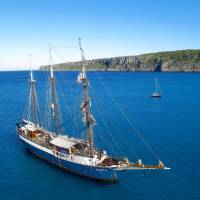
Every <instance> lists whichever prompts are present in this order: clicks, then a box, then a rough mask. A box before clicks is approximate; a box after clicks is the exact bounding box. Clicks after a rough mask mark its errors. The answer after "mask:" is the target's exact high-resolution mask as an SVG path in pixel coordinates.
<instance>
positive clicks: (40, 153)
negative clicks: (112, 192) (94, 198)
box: [20, 136, 118, 182]
mask: <svg viewBox="0 0 200 200" xmlns="http://www.w3.org/2000/svg"><path fill="white" fill-rule="evenodd" d="M20 139H21V140H22V142H23V143H24V145H25V147H26V148H27V149H28V150H29V151H30V152H31V153H33V154H34V155H36V156H37V157H39V158H41V159H43V160H45V161H47V162H49V163H51V164H53V165H55V166H57V167H59V168H62V169H64V170H67V171H69V172H72V173H74V174H78V175H81V176H84V177H87V178H92V179H95V180H99V181H106V182H116V181H117V180H118V178H117V174H116V171H115V170H113V168H103V167H96V166H87V165H82V164H79V163H75V162H71V161H69V160H63V159H61V158H59V157H56V156H55V155H52V154H50V153H48V152H46V151H44V150H43V149H44V147H41V148H38V147H37V146H39V145H36V144H35V143H33V142H31V141H30V140H27V139H26V138H23V137H22V136H21V137H20ZM42 148H43V149H42Z"/></svg>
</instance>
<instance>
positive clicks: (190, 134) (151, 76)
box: [0, 71, 200, 200]
mask: <svg viewBox="0 0 200 200" xmlns="http://www.w3.org/2000/svg"><path fill="white" fill-rule="evenodd" d="M34 74H35V77H36V91H37V95H38V101H39V103H40V107H41V109H40V112H41V113H40V117H41V120H42V118H43V117H42V116H43V115H44V114H43V110H44V108H43V107H44V105H45V94H46V90H47V85H46V81H47V73H46V72H35V73H34ZM55 74H56V82H57V83H58V85H59V87H58V89H57V94H58V97H60V98H59V105H60V110H61V111H62V112H61V113H62V127H63V129H62V130H63V133H65V134H66V133H67V134H68V135H71V136H78V135H83V132H80V131H81V124H82V121H81V118H80V117H81V115H80V107H79V103H80V97H81V96H80V95H81V93H80V91H81V90H80V89H81V88H80V86H79V85H78V84H77V83H76V76H77V72H57V73H55ZM28 76H29V72H26V71H25V72H1V73H0V126H1V129H0V158H1V159H0V199H1V200H38V199H42V200H55V199H56V200H61V199H62V200H64V199H66V200H67V199H73V200H79V199H81V200H93V199H95V200H101V199H103V200H112V199H115V200H117V199H126V200H129V199H133V200H146V199H148V200H160V199H162V200H165V199H166V200H169V199H170V200H177V199H181V200H189V199H190V200H192V199H195V200H197V199H200V74H199V73H157V74H156V73H134V72H97V73H96V72H90V73H89V74H88V76H89V79H90V96H91V101H92V108H91V111H92V114H93V116H94V117H95V118H96V120H97V125H96V127H95V136H94V137H95V143H96V145H97V146H98V148H100V149H105V150H106V151H107V152H108V153H110V154H112V155H114V156H115V155H119V156H121V157H128V158H129V160H130V161H135V160H136V159H137V157H139V158H141V159H142V160H143V162H144V163H147V164H149V163H150V164H158V160H157V159H156V158H155V156H154V155H153V154H152V152H151V150H150V149H149V148H148V147H147V146H146V145H145V144H144V143H143V140H141V139H140V136H142V137H143V138H144V140H145V141H146V142H148V144H149V145H150V146H151V148H152V149H153V151H154V152H155V154H156V156H158V157H159V158H160V159H161V160H162V161H163V162H164V163H165V165H166V166H167V167H170V168H171V170H163V171H156V170H154V171H143V172H141V171H140V172H137V171H128V172H124V173H122V174H120V180H119V182H117V183H115V184H111V183H102V182H97V181H94V180H91V179H87V178H83V177H80V176H77V175H74V174H71V173H68V172H65V171H62V170H60V169H59V168H57V167H54V166H52V165H50V164H48V163H46V162H45V161H43V160H40V159H38V158H36V157H35V156H33V155H32V154H31V153H29V152H28V151H27V150H26V149H25V147H24V146H23V144H22V143H21V142H20V140H19V139H18V137H17V134H16V130H15V124H16V123H17V122H18V121H19V120H20V119H21V117H22V116H23V113H24V108H25V105H26V102H27V97H28V93H29V88H28V87H29V84H28ZM155 76H158V78H159V82H160V86H161V89H162V97H161V98H160V99H154V98H151V97H150V94H151V92H153V91H154V89H155ZM122 113H123V114H122ZM125 116H126V117H125ZM127 119H128V120H127ZM128 121H129V122H130V123H131V125H132V127H131V125H130V124H129V122H128ZM133 126H134V127H137V129H138V130H139V134H140V136H138V135H137V133H136V132H135V130H134V128H133ZM136 155H137V156H136Z"/></svg>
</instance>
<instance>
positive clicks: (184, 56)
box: [40, 50, 200, 72]
mask: <svg viewBox="0 0 200 200" xmlns="http://www.w3.org/2000/svg"><path fill="white" fill-rule="evenodd" d="M80 66H81V62H80V61H78V62H69V63H61V64H56V65H54V69H55V70H79V69H80ZM87 68H88V70H101V71H163V72H167V71H171V72H200V50H181V51H168V52H158V53H149V54H142V55H139V56H123V57H113V58H103V59H94V60H87ZM47 69H48V67H47V66H42V67H40V70H47Z"/></svg>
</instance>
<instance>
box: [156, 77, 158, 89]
mask: <svg viewBox="0 0 200 200" xmlns="http://www.w3.org/2000/svg"><path fill="white" fill-rule="evenodd" d="M156 92H158V78H157V77H156Z"/></svg>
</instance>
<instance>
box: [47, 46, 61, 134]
mask: <svg viewBox="0 0 200 200" xmlns="http://www.w3.org/2000/svg"><path fill="white" fill-rule="evenodd" d="M51 51H52V45H51V44H50V45H49V66H50V82H51V86H50V87H51V88H50V91H51V99H52V102H51V107H52V110H53V117H54V120H55V125H56V132H57V133H58V131H59V124H58V114H57V100H56V92H55V77H54V73H53V66H52V63H51V61H52V55H51Z"/></svg>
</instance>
